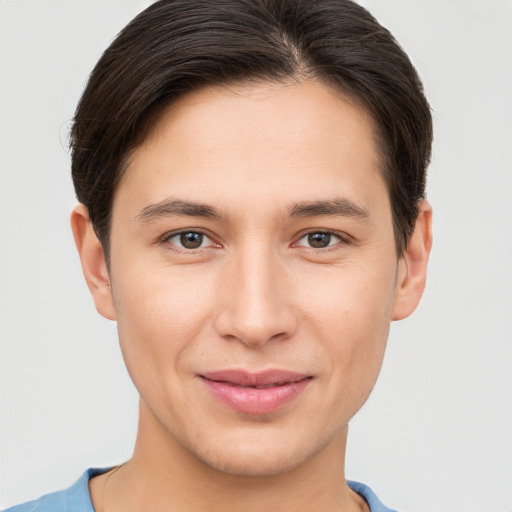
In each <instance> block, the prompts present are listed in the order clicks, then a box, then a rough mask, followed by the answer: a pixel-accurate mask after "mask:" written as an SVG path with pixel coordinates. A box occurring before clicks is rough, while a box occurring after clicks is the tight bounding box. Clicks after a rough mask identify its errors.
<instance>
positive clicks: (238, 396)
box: [202, 378, 311, 414]
mask: <svg viewBox="0 0 512 512" xmlns="http://www.w3.org/2000/svg"><path fill="white" fill-rule="evenodd" d="M202 380H203V382H204V383H205V384H206V387H207V388H208V390H209V391H210V392H211V393H212V394H213V395H214V396H215V397H216V398H217V399H219V400H220V401H221V402H223V403H224V404H226V405H228V406H229V407H231V408H232V409H234V410H235V411H238V412H243V413H246V414H268V413H271V412H274V411H277V410H278V409H280V408H282V407H284V406H285V405H287V404H288V403H290V402H291V401H292V400H294V399H295V398H297V397H298V396H299V395H300V394H301V393H302V392H303V391H304V390H305V389H306V386H307V385H308V384H309V383H310V382H311V379H310V378H306V379H302V380H300V381H298V382H289V383H287V384H283V385H281V386H274V387H271V388H264V389H257V388H252V387H242V386H235V385H230V384H228V383H226V382H218V381H214V380H208V379H205V378H203V379H202Z"/></svg>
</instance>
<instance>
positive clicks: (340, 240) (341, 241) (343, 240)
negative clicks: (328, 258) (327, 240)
mask: <svg viewBox="0 0 512 512" xmlns="http://www.w3.org/2000/svg"><path fill="white" fill-rule="evenodd" d="M310 235H329V236H331V237H335V238H337V242H335V243H333V244H332V245H328V246H326V247H311V246H298V247H301V248H302V249H305V250H306V251H309V252H315V253H318V252H331V251H336V250H338V249H339V248H340V245H341V246H343V245H351V244H352V243H353V239H352V238H351V237H349V236H348V235H346V234H342V233H338V232H336V231H330V230H328V229H326V230H322V229H315V230H311V231H308V232H306V233H302V234H301V235H300V237H299V238H298V239H297V241H296V242H294V244H293V245H294V246H297V244H298V243H299V242H300V241H301V240H303V239H305V238H306V237H308V236H310Z"/></svg>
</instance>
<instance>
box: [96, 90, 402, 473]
mask: <svg viewBox="0 0 512 512" xmlns="http://www.w3.org/2000/svg"><path fill="white" fill-rule="evenodd" d="M110 256H111V267H110V279H111V290H112V297H113V300H112V304H111V306H109V307H106V306H102V305H99V306H98V308H99V310H100V312H102V313H103V314H104V315H105V316H109V317H111V318H114V319H115V320H117V322H118V329H119V337H120V343H121V347H122V351H123V355H124V358H125V361H126V364H127V367H128V371H129V373H130V375H131V377H132V379H133V381H134V383H135V386H136V387H137V389H138V391H139V393H140V395H141V399H142V404H143V406H142V409H141V411H142V413H141V414H142V417H141V424H142V427H144V424H146V428H149V429H151V428H152V427H150V425H152V424H153V425H155V424H158V425H159V426H160V427H163V430H164V431H165V433H166V435H167V436H168V439H169V440H170V442H175V443H179V444H180V445H181V446H184V447H185V448H186V449H188V450H189V451H190V452H191V453H192V454H194V455H195V456H196V457H197V458H198V459H199V460H201V461H203V462H204V463H205V464H207V465H208V466H210V467H213V468H217V469H220V470H222V471H225V472H228V473H234V474H246V475H254V474H272V473H278V472H282V471H286V470H288V469H291V468H294V467H298V466H300V465H301V464H302V463H304V462H305V461H307V460H308V459H309V458H311V457H312V456H314V455H315V454H317V453H319V452H320V451H322V450H325V449H328V447H329V446H330V445H332V443H334V442H335V440H336V439H337V438H339V436H341V435H342V434H343V433H344V432H345V429H346V425H347V423H348V421H349V420H350V418H351V417H352V416H353V415H354V414H355V412H356V411H357V410H358V409H359V408H360V407H361V405H362V404H363V403H364V401H365V400H366V398H367V397H368V395H369V393H370V391H371V389H372V387H373V385H374V383H375V380H376V378H377V374H378V372H379V369H380V366H381V362H382V358H383V354H384V348H385V345H386V339H387V335H388V329H389V324H390V321H391V320H392V319H393V318H394V317H396V316H397V315H399V313H397V308H398V307H399V305H398V304H399V301H400V293H401V287H402V283H403V281H404V275H405V272H406V268H405V267H406V265H405V264H404V261H403V259H398V258H397V255H396V252H395V242H394V234H393V227H392V218H391V208H390V203H389V197H388V193H387V190H386V185H385V183H384V181H383V178H382V176H381V174H380V172H379V156H378V154H377V153H376V147H375V143H374V132H373V127H372V122H371V119H370V118H369V116H367V115H366V114H365V113H364V112H363V111H362V110H361V109H359V108H358V107H356V106H354V105H353V104H351V103H350V102H348V101H346V100H344V99H343V98H342V97H341V96H340V95H337V94H335V93H334V92H333V91H331V90H330V89H329V88H328V87H327V86H325V85H322V84H319V83H314V82H303V83H300V84H268V83H262V84H259V85H252V86H250V87H249V86H248V87H239V88H230V89H228V88H207V89H203V90H200V91H197V92H194V93H192V94H189V95H188V96H186V97H184V98H182V99H181V100H180V101H178V102H177V103H175V104H173V105H172V106H171V107H170V108H169V109H168V111H166V113H165V115H164V116H163V117H162V118H161V120H160V121H159V123H158V124H157V126H156V127H155V128H154V129H153V131H152V133H151V134H150V136H149V137H148V138H147V140H146V141H145V142H144V144H143V145H142V146H141V147H140V148H138V149H137V150H136V151H135V153H134V154H133V156H132V158H131V159H130V162H129V166H128V169H127V172H126V175H125V177H124V178H123V181H122V183H121V184H120V186H119V189H118V191H117V193H116V196H115V200H114V206H113V215H112V231H111V254H110ZM97 304H98V302H97ZM109 308H110V309H109Z"/></svg>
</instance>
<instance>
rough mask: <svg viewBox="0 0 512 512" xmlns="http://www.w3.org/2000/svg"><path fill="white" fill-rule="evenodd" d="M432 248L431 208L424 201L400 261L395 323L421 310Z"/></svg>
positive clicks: (394, 310) (394, 311) (394, 308)
mask: <svg viewBox="0 0 512 512" xmlns="http://www.w3.org/2000/svg"><path fill="white" fill-rule="evenodd" d="M431 248H432V207H431V206H430V204H429V203H428V201H426V200H423V201H422V202H421V203H420V205H419V214H418V217H417V219H416V224H415V227H414V232H413V234H412V235H411V238H410V240H409V243H408V245H407V250H406V251H405V253H404V255H403V256H402V258H401V259H400V261H399V268H398V279H397V284H396V291H395V301H394V304H393V315H392V319H393V320H401V319H403V318H406V317H408V316H409V315H410V314H411V313H412V312H413V311H414V310H415V309H416V307H417V306H418V304H419V302H420V299H421V296H422V295H423V290H424V289H425V282H426V278H427V264H428V258H429V255H430V250H431Z"/></svg>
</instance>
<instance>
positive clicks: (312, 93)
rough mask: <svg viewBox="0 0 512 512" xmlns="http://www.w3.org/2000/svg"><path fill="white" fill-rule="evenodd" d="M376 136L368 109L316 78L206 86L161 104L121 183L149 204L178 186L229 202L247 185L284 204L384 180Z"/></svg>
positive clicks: (190, 195)
mask: <svg viewBox="0 0 512 512" xmlns="http://www.w3.org/2000/svg"><path fill="white" fill-rule="evenodd" d="M374 135H375V130H374V127H373V122H372V119H371V117H370V116H369V115H368V114H367V113H366V111H365V110H363V109H362V108H360V107H359V106H357V105H356V104H355V103H354V102H352V101H350V100H349V99H347V98H346V97H344V96H342V95H341V94H340V93H338V92H337V91H335V90H333V89H332V88H331V87H329V86H327V85H325V84H323V83H319V82H314V81H306V82H302V83H296V82H291V83H266V82H263V83H255V84H249V85H243V86H241V85H239V86H230V87H227V86H224V87H220V86H219V87H208V88H203V89H200V90H197V91H195V92H192V93H189V94H187V95H185V96H183V97H182V98H180V99H179V100H178V101H176V102H174V103H173V104H172V105H170V106H169V107H168V108H167V109H166V110H165V111H164V113H163V114H162V115H161V117H160V119H159V120H158V122H157V123H156V124H155V126H154V127H153V128H152V130H151V132H150V134H149V136H148V137H147V138H146V140H145V141H144V142H143V144H142V145H141V146H140V147H138V148H137V149H136V150H135V151H134V152H133V153H132V155H131V158H130V160H129V161H128V165H127V169H126V173H125V177H124V179H123V182H122V183H121V186H120V190H119V191H118V192H120V193H121V194H120V195H127V194H128V195H130V193H131V195H133V196H134V197H133V198H132V199H133V200H135V199H137V200H141V201H142V202H143V201H146V202H152V203H155V202H158V201H159V200H163V199H165V197H168V196H169V195H175V194H176V191H178V192H179V195H185V196H187V199H193V200H200V201H201V202H205V201H209V200H211V201H224V202H225V201H226V198H229V204H234V203H235V202H236V197H237V196H239V195H240V192H241V191H242V190H243V191H247V188H248V187H249V188H250V187H253V188H252V192H253V194H259V195H260V198H261V199H265V200H266V199H268V200H271V199H277V200H279V201H280V202H281V203H283V205H284V203H286V202H287V201H288V203H289V204H292V203H293V202H300V201H301V200H309V199H324V198H325V196H326V194H328V195H330V196H334V195H339V194H340V193H342V194H343V195H344V196H346V195H350V194H354V193H356V192H357V193H358V194H359V195H361V194H362V195H363V196H364V190H365V188H367V187H368V186H370V182H373V181H379V182H380V181H382V178H381V173H380V158H379V155H378V152H377V151H376V143H375V136H374ZM166 184H168V186H167V185H166ZM379 184H380V185H382V183H379ZM381 188H382V187H381ZM383 190H384V194H385V195H387V193H386V191H385V187H384V189H383ZM306 191H308V196H309V197H307V198H303V197H301V195H304V193H305V192H306ZM230 193H231V195H230ZM135 195H136V196H137V197H136V198H135ZM197 195H201V197H195V196H197ZM142 196H144V197H142ZM313 196H318V197H313ZM229 204H227V205H225V206H229Z"/></svg>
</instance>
